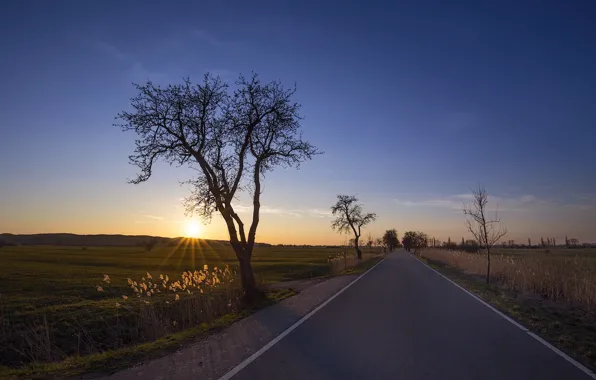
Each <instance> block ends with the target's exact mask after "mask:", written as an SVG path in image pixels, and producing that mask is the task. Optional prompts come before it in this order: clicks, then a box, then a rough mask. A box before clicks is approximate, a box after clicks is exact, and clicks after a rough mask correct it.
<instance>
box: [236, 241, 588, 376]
mask: <svg viewBox="0 0 596 380" xmlns="http://www.w3.org/2000/svg"><path fill="white" fill-rule="evenodd" d="M589 378H590V376H588V375H587V374H585V373H584V372H582V371H581V370H579V369H578V368H576V367H575V366H573V365H572V364H571V363H570V362H568V361H566V360H565V359H564V358H562V357H561V356H559V355H557V354H556V353H555V352H554V351H552V350H550V349H549V348H547V347H546V346H544V345H542V344H541V343H540V342H538V341H537V340H535V339H533V338H532V337H531V336H529V335H528V334H527V333H526V332H524V331H522V330H520V329H519V328H517V327H516V326H514V325H513V324H511V323H510V322H508V321H507V320H505V319H504V318H503V317H501V316H500V315H498V314H496V313H495V312H494V311H492V310H491V309H489V308H488V307H486V306H484V305H483V304H481V303H480V302H478V301H477V300H475V299H474V298H472V297H471V296H470V295H468V294H467V293H465V292H464V291H462V290H461V289H459V288H457V287H456V286H455V285H453V284H451V283H450V282H449V281H447V280H446V279H444V278H442V277H441V276H440V275H438V274H437V273H434V272H433V271H431V270H430V269H429V268H427V267H425V266H424V265H423V264H422V263H420V262H417V261H416V259H414V258H413V257H411V256H409V254H407V253H405V252H396V253H394V254H392V255H390V256H389V257H388V258H387V259H386V260H385V261H383V262H382V263H381V264H380V265H378V266H377V267H376V268H374V269H373V270H372V271H371V272H369V273H368V274H367V275H365V276H364V277H362V278H361V279H360V280H359V281H358V282H357V283H355V284H354V285H353V286H351V287H350V288H348V289H347V290H346V291H345V292H343V293H342V294H340V295H339V296H338V297H336V298H335V299H334V300H332V301H331V302H329V303H328V304H327V305H326V306H324V307H323V308H322V309H320V310H319V311H318V312H316V313H315V314H314V315H312V317H311V318H309V319H308V320H306V321H305V322H304V323H303V324H301V325H300V326H298V327H297V328H296V329H295V330H293V331H292V332H290V333H289V334H288V335H287V336H285V337H284V338H283V339H281V340H280V341H279V342H277V343H276V344H275V345H274V346H272V347H271V348H270V349H269V350H267V351H266V352H265V353H263V354H262V355H261V356H259V357H258V358H257V359H256V360H254V361H253V362H252V363H250V364H249V365H248V366H246V367H245V368H244V369H242V370H241V371H240V372H238V373H236V375H235V376H233V377H232V379H233V380H243V379H284V380H292V379H301V380H302V379H312V380H314V379H342V380H346V379H370V380H373V379H375V380H376V379H408V380H410V379H411V380H415V379H425V380H427V379H447V380H451V379H453V380H463V379H474V380H476V379H481V380H489V379H506V380H521V379H524V380H525V379H540V380H549V379H565V380H575V379H583V380H585V379H589Z"/></svg>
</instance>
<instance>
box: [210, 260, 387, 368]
mask: <svg viewBox="0 0 596 380" xmlns="http://www.w3.org/2000/svg"><path fill="white" fill-rule="evenodd" d="M386 258H387V256H385V257H384V258H383V260H381V261H379V262H378V263H376V264H375V265H373V266H372V268H370V269H369V270H367V271H366V272H364V273H362V274H361V275H360V276H358V278H356V279H355V280H354V281H352V282H350V283H349V284H348V285H346V286H345V287H343V288H342V289H340V290H339V291H338V292H337V293H335V294H334V295H333V296H331V297H330V298H329V299H328V300H327V301H325V302H323V303H322V304H320V305H319V306H317V307H316V308H315V309H314V310H312V311H311V312H310V313H308V314H306V315H305V316H304V317H302V318H300V320H299V321H297V322H296V323H294V324H293V325H292V326H290V327H288V328H287V329H286V330H285V331H284V332H282V333H281V334H279V335H278V336H276V337H275V338H274V339H273V340H272V341H271V342H269V343H267V344H266V345H264V346H263V347H261V349H259V350H258V351H257V352H255V353H254V354H252V355H250V356H249V357H248V358H246V359H244V361H242V363H240V364H238V365H237V366H236V367H234V368H232V369H231V370H230V371H229V372H228V373H226V374H225V375H223V376H222V377H220V378H219V380H229V379H231V378H232V377H233V376H234V375H236V374H237V373H238V372H240V371H242V370H243V369H244V368H245V367H246V366H248V365H249V364H250V363H252V362H253V361H255V359H257V358H258V357H259V356H261V355H263V354H264V353H265V352H266V351H267V350H268V349H270V348H271V347H273V346H274V345H275V344H276V343H277V342H279V341H280V340H282V339H283V338H284V337H285V336H286V335H288V334H289V333H291V332H292V331H293V330H295V329H296V328H297V327H298V326H300V325H301V324H303V323H304V322H306V320H308V319H309V318H310V317H312V316H313V315H314V314H315V313H316V312H317V311H319V310H321V309H322V308H324V307H325V305H327V304H328V303H329V302H331V301H333V300H334V299H335V297H337V296H339V295H340V294H342V293H343V292H345V291H346V290H347V289H348V288H349V287H350V286H352V285H354V284H355V283H356V282H357V281H358V280H360V279H361V278H362V277H364V276H365V275H366V274H367V273H368V272H370V271H371V270H373V269H375V268H376V267H377V265H379V264H381V263H382V262H383V261H385V259H386Z"/></svg>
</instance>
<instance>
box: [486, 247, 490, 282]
mask: <svg viewBox="0 0 596 380" xmlns="http://www.w3.org/2000/svg"><path fill="white" fill-rule="evenodd" d="M486 283H487V284H489V283H490V248H488V246H487V247H486Z"/></svg>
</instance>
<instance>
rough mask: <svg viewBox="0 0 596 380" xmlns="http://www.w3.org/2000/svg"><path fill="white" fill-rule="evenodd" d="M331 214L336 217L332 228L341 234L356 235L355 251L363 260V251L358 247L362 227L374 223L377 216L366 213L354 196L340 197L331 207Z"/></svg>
mask: <svg viewBox="0 0 596 380" xmlns="http://www.w3.org/2000/svg"><path fill="white" fill-rule="evenodd" d="M331 213H332V214H333V215H334V216H335V217H336V218H335V220H334V221H333V222H332V223H331V227H332V228H333V229H334V230H335V231H338V232H340V233H350V232H352V233H353V234H354V249H355V250H356V255H357V256H358V260H362V251H361V250H360V247H359V246H358V242H359V240H360V235H361V234H362V227H364V226H366V225H367V224H370V223H372V222H374V221H375V220H376V219H377V215H376V214H374V213H366V214H365V213H364V212H363V211H362V205H361V204H359V203H358V199H357V198H356V197H355V196H353V195H338V196H337V202H336V203H335V204H334V205H333V206H331Z"/></svg>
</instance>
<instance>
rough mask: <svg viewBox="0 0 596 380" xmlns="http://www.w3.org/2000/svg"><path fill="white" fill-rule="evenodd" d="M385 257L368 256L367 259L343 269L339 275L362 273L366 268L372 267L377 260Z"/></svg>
mask: <svg viewBox="0 0 596 380" xmlns="http://www.w3.org/2000/svg"><path fill="white" fill-rule="evenodd" d="M384 258H385V256H377V257H373V258H370V259H368V260H363V261H362V262H361V263H358V264H357V265H355V266H353V267H349V268H346V269H344V270H343V271H341V273H340V274H341V275H344V274H362V273H364V272H366V271H367V270H369V269H370V268H372V267H374V266H375V265H376V264H377V263H378V262H379V261H381V260H383V259H384Z"/></svg>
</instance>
